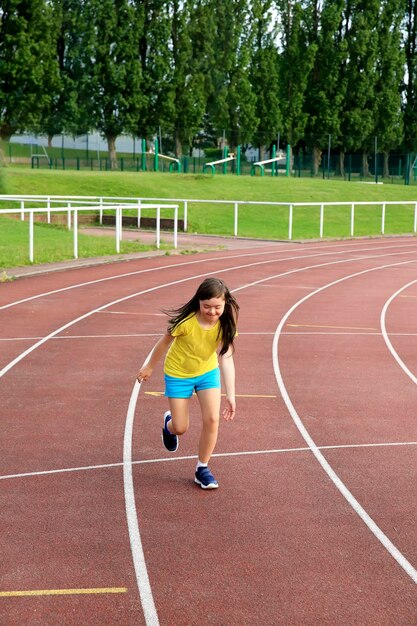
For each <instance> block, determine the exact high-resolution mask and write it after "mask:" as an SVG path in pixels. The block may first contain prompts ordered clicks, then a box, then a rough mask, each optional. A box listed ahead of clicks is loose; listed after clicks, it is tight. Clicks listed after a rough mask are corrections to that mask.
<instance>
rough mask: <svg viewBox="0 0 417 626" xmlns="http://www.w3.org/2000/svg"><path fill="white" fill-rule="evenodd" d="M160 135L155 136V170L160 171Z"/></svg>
mask: <svg viewBox="0 0 417 626" xmlns="http://www.w3.org/2000/svg"><path fill="white" fill-rule="evenodd" d="M158 150H159V147H158V137H155V154H154V159H153V160H154V170H155V172H158V171H159V160H158Z"/></svg>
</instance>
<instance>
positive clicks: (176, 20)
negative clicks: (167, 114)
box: [171, 0, 212, 156]
mask: <svg viewBox="0 0 417 626" xmlns="http://www.w3.org/2000/svg"><path fill="white" fill-rule="evenodd" d="M210 25H211V21H210V2H209V1H207V0H198V1H195V0H185V1H184V2H179V1H178V0H174V1H173V2H172V36H171V39H172V52H173V75H172V83H171V88H172V93H173V114H172V123H173V127H174V138H175V153H176V155H177V156H180V155H181V154H183V152H184V148H185V149H186V150H187V152H188V153H189V151H190V149H191V147H192V141H193V137H194V135H195V134H196V133H197V131H198V130H199V128H201V126H202V123H203V117H204V113H205V109H206V102H207V72H208V67H209V62H208V59H209V58H210V56H211V52H210V51H211V45H212V43H211V41H210V39H211V37H212V32H211V31H210Z"/></svg>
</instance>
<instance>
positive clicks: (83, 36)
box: [41, 0, 95, 140]
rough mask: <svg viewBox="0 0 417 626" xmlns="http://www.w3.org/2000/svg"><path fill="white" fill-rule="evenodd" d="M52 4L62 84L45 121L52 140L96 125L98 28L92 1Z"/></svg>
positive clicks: (69, 0)
mask: <svg viewBox="0 0 417 626" xmlns="http://www.w3.org/2000/svg"><path fill="white" fill-rule="evenodd" d="M52 5H53V8H54V17H55V20H56V23H57V30H58V36H57V43H56V58H57V62H58V66H59V76H60V83H59V88H58V89H56V90H55V92H54V94H53V97H52V98H51V101H50V103H49V106H48V107H47V108H46V109H45V110H44V112H43V115H42V120H41V128H42V130H43V131H44V132H45V133H46V134H47V135H48V137H49V139H50V140H51V139H52V137H53V136H54V135H56V134H60V133H62V132H67V133H70V134H72V135H80V134H84V133H87V132H88V131H89V130H91V129H92V128H93V127H94V117H93V108H92V104H93V103H92V98H91V79H92V76H91V72H92V70H93V66H92V58H93V56H94V41H95V30H94V23H93V22H92V20H91V19H89V18H91V14H90V13H89V10H88V6H89V0H52Z"/></svg>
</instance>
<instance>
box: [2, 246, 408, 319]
mask: <svg viewBox="0 0 417 626" xmlns="http://www.w3.org/2000/svg"><path fill="white" fill-rule="evenodd" d="M317 247H318V248H321V249H323V248H339V247H340V246H317ZM392 247H395V248H400V247H407V248H408V247H410V246H405V245H398V244H397V245H395V246H391V247H390V248H392ZM315 248H316V246H312V249H315ZM380 248H387V246H371V247H370V248H363V250H365V251H366V250H375V249H376V250H379V249H380ZM390 248H389V249H390ZM296 249H297V248H294V250H296ZM363 250H361V252H363ZM279 252H281V250H272V251H266V252H248V253H246V254H235V255H230V256H225V257H216V258H215V259H198V260H196V261H184V262H183V263H172V264H171V265H162V266H160V267H159V266H158V267H150V268H148V269H146V270H135V271H133V272H125V273H124V274H115V275H113V276H107V277H105V278H97V279H95V280H89V281H86V282H84V283H77V284H75V285H69V286H68V287H61V288H60V289H53V290H52V291H45V292H43V293H39V294H35V295H33V296H28V297H27V298H23V299H22V300H15V301H14V302H9V304H3V305H2V306H0V311H2V310H3V309H9V308H11V307H13V306H17V305H18V304H24V303H25V302H30V301H32V300H37V299H38V298H44V297H46V296H51V295H54V294H56V293H62V292H63V291H70V290H71V289H78V288H79V287H87V286H88V285H95V284H97V283H102V282H106V281H110V280H117V279H118V278H127V277H129V276H135V275H137V274H146V273H150V272H157V271H160V270H165V269H171V268H173V267H184V266H189V265H196V264H201V263H206V262H207V261H208V260H215V261H225V260H229V259H240V258H247V257H251V256H266V255H267V254H278V253H279ZM286 252H288V250H286ZM290 252H291V250H290ZM352 252H356V249H353V250H341V251H334V250H333V249H332V250H331V252H323V253H321V252H318V253H317V254H310V255H307V254H306V255H303V256H301V255H299V256H294V257H283V258H282V259H274V260H273V262H279V261H291V260H294V259H303V258H304V259H305V258H312V257H317V256H326V255H330V254H343V253H352ZM399 254H403V253H399ZM268 262H271V261H270V260H269V261H266V263H268Z"/></svg>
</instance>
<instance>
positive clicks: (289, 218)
mask: <svg viewBox="0 0 417 626" xmlns="http://www.w3.org/2000/svg"><path fill="white" fill-rule="evenodd" d="M292 214H293V205H292V204H290V208H289V215H288V239H292Z"/></svg>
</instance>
